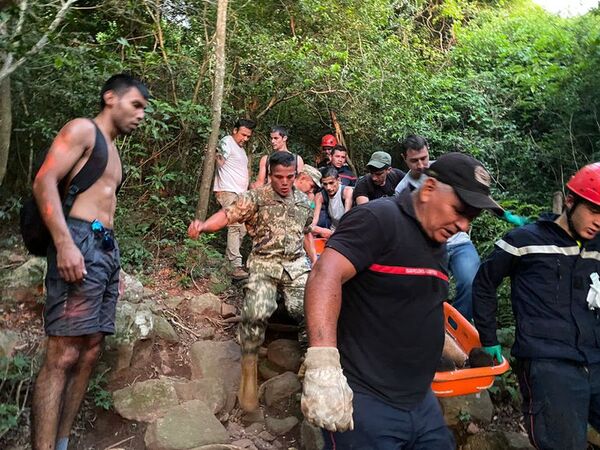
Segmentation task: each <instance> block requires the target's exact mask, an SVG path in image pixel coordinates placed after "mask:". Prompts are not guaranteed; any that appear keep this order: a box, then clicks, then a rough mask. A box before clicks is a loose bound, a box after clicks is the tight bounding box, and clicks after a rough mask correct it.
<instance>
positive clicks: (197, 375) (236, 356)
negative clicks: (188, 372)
mask: <svg viewBox="0 0 600 450" xmlns="http://www.w3.org/2000/svg"><path fill="white" fill-rule="evenodd" d="M240 358H241V351H240V346H239V345H238V344H236V343H235V342H233V341H219V342H217V341H198V342H196V343H194V344H193V345H192V346H191V347H190V366H191V369H192V379H194V380H197V379H205V380H217V381H218V382H220V383H221V384H222V386H223V388H224V390H225V396H226V398H227V400H226V402H225V407H224V408H223V411H225V412H229V411H231V409H232V408H233V407H234V406H235V400H236V393H237V390H238V388H239V386H240V372H241V366H240Z"/></svg>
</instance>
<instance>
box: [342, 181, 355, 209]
mask: <svg viewBox="0 0 600 450" xmlns="http://www.w3.org/2000/svg"><path fill="white" fill-rule="evenodd" d="M353 190H354V189H352V187H351V186H346V187H345V188H344V210H345V211H346V212H348V211H350V208H352V194H353V192H352V191H353Z"/></svg>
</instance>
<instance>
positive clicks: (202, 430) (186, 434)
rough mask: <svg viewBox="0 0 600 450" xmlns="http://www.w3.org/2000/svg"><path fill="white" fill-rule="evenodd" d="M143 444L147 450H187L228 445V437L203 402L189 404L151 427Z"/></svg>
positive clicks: (195, 401) (185, 404)
mask: <svg viewBox="0 0 600 450" xmlns="http://www.w3.org/2000/svg"><path fill="white" fill-rule="evenodd" d="M144 442H145V444H146V447H147V448H148V450H187V449H192V448H195V447H199V446H202V445H208V444H226V443H229V434H227V430H226V429H225V427H224V426H223V425H221V422H219V421H218V420H217V418H216V417H215V416H214V415H213V414H212V412H211V411H210V409H209V408H208V406H206V404H205V403H204V402H202V401H200V400H192V401H189V402H186V403H183V404H181V405H179V406H176V407H174V408H171V409H170V410H169V411H168V412H167V413H166V414H165V415H164V416H163V417H161V418H159V419H157V420H156V422H154V423H152V424H150V425H149V426H148V428H147V430H146V435H145V436H144Z"/></svg>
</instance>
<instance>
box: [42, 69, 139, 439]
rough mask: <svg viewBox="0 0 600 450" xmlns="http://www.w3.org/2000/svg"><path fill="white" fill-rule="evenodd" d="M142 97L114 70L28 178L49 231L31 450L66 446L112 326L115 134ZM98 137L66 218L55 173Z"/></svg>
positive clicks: (75, 167) (124, 130) (129, 125)
mask: <svg viewBox="0 0 600 450" xmlns="http://www.w3.org/2000/svg"><path fill="white" fill-rule="evenodd" d="M147 102H148V90H147V89H146V87H145V86H144V85H143V84H142V83H140V82H139V81H137V80H135V79H134V78H132V77H130V76H129V75H126V74H119V75H114V76H112V77H111V78H110V79H108V81H107V82H106V83H105V84H104V86H103V88H102V91H101V93H100V107H101V111H100V113H99V114H98V115H97V116H96V117H95V118H94V119H93V121H92V120H90V119H83V118H79V119H74V120H72V121H70V122H69V123H67V124H66V125H65V126H64V127H63V128H62V129H61V130H60V132H59V133H58V135H57V136H56V138H55V139H54V142H53V143H52V146H51V147H50V150H49V152H48V155H47V156H46V159H45V160H44V163H43V165H42V167H41V168H40V170H39V172H38V174H37V176H36V178H35V181H34V183H33V193H34V196H35V199H36V201H37V204H38V206H39V209H40V211H41V213H42V217H43V219H44V222H45V223H46V226H47V227H48V229H49V230H50V234H51V235H52V244H51V245H50V247H49V249H48V256H47V258H48V272H47V275H46V289H47V293H48V296H47V300H46V305H45V308H44V327H45V332H46V334H47V335H48V342H47V348H46V356H45V359H44V363H43V365H42V367H41V369H40V372H39V374H38V377H37V380H36V383H35V390H34V394H33V404H32V409H31V412H32V433H31V436H32V447H33V449H34V450H38V449H44V450H52V449H57V450H66V448H67V445H68V440H69V433H70V431H71V427H72V425H73V421H74V419H75V416H76V415H77V411H78V410H79V406H80V404H81V401H82V399H83V397H84V394H85V391H86V389H87V385H88V381H89V378H90V374H91V372H92V369H93V367H94V365H95V363H96V360H97V358H98V356H99V354H100V351H101V344H102V341H103V339H104V335H106V334H113V333H114V332H115V323H114V322H115V307H116V302H117V297H118V296H119V271H120V259H119V248H118V245H117V243H116V241H115V240H114V235H113V231H112V227H113V222H114V215H115V208H116V203H117V198H116V191H117V188H118V186H119V184H120V183H121V179H122V167H121V160H120V157H119V154H118V151H117V148H116V146H115V145H114V140H115V139H116V137H117V136H119V135H122V134H128V133H131V132H132V131H133V130H135V129H136V128H137V126H138V125H139V124H140V122H141V121H142V119H143V118H144V112H145V108H146V104H147ZM102 145H105V146H106V147H107V149H108V163H107V165H106V169H105V171H104V173H103V174H102V176H101V177H100V178H99V179H98V180H97V181H96V182H95V183H94V184H93V185H92V186H91V187H90V188H89V189H88V190H86V191H84V192H82V193H81V194H80V195H78V196H77V197H76V198H75V202H74V203H73V207H72V208H71V211H70V214H69V217H68V218H66V219H65V217H64V215H63V208H62V205H61V198H60V193H59V191H58V188H57V184H58V181H59V180H61V179H63V178H67V179H69V180H70V179H71V178H72V177H73V176H74V175H75V174H76V173H77V172H79V170H80V169H81V168H82V167H83V165H84V164H85V163H86V161H87V160H88V159H89V158H90V155H91V154H92V150H93V148H94V146H102Z"/></svg>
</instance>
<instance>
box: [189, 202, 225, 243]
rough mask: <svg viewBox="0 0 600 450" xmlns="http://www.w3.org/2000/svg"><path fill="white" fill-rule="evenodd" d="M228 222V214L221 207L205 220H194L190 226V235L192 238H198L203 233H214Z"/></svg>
mask: <svg viewBox="0 0 600 450" xmlns="http://www.w3.org/2000/svg"><path fill="white" fill-rule="evenodd" d="M227 224H228V221H227V214H225V210H224V209H220V210H219V211H217V212H216V213H214V214H213V215H212V216H210V217H209V218H208V219H206V220H205V221H202V220H194V221H193V222H192V223H190V226H189V227H188V236H189V237H191V238H192V239H198V236H200V234H201V233H214V232H215V231H219V230H220V229H222V228H225V227H226V226H227Z"/></svg>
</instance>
